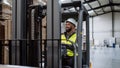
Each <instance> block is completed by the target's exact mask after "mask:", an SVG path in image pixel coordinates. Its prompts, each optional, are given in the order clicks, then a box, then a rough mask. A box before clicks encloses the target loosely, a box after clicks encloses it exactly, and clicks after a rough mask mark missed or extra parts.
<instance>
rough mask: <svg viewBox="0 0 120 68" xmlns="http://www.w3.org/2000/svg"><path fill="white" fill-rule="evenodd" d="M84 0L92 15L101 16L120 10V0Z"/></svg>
mask: <svg viewBox="0 0 120 68" xmlns="http://www.w3.org/2000/svg"><path fill="white" fill-rule="evenodd" d="M61 1H62V3H70V2H75V1H80V0H61ZM82 2H83V5H84V7H85V8H86V10H87V11H88V13H89V15H90V16H99V15H103V14H106V13H110V12H120V0H82ZM70 9H71V11H73V10H74V11H75V9H73V8H70ZM70 9H69V11H70ZM72 9H73V10H72Z"/></svg>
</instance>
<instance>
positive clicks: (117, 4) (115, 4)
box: [88, 3, 120, 11]
mask: <svg viewBox="0 0 120 68" xmlns="http://www.w3.org/2000/svg"><path fill="white" fill-rule="evenodd" d="M108 6H120V3H111V4H106V5H102V6H100V7H96V8H93V9H89V10H88V11H91V10H96V9H100V8H103V7H108Z"/></svg>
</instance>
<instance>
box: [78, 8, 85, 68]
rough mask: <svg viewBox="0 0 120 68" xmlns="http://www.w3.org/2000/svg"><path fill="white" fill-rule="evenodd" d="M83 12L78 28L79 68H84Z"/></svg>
mask: <svg viewBox="0 0 120 68" xmlns="http://www.w3.org/2000/svg"><path fill="white" fill-rule="evenodd" d="M83 12H84V11H83V10H80V13H79V17H78V18H79V19H78V27H77V43H78V64H77V68H82V23H83Z"/></svg>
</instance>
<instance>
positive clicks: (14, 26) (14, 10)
mask: <svg viewBox="0 0 120 68" xmlns="http://www.w3.org/2000/svg"><path fill="white" fill-rule="evenodd" d="M12 39H17V0H13V1H12ZM15 44H16V42H15V41H12V45H11V49H10V50H11V51H10V52H11V53H10V55H9V56H10V58H9V59H11V61H10V64H13V65H14V64H16V62H15V52H16V51H15Z"/></svg>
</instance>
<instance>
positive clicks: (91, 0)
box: [83, 0, 97, 4]
mask: <svg viewBox="0 0 120 68" xmlns="http://www.w3.org/2000/svg"><path fill="white" fill-rule="evenodd" d="M84 1H85V0H84ZM94 1H97V0H89V1H85V2H83V4H85V3H91V2H94Z"/></svg>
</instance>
